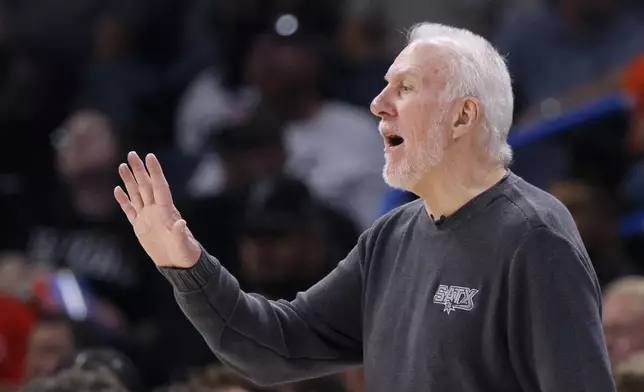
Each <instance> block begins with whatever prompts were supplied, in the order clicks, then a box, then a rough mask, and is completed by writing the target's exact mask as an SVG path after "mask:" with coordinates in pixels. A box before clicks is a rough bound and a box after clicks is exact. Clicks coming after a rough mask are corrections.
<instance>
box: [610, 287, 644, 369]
mask: <svg viewBox="0 0 644 392" xmlns="http://www.w3.org/2000/svg"><path fill="white" fill-rule="evenodd" d="M603 307H604V314H603V324H604V333H605V334H606V344H607V346H608V353H609V354H610V360H611V363H612V365H613V368H616V367H617V366H619V365H621V364H622V362H625V361H628V360H629V359H630V358H631V357H632V356H633V355H635V354H638V353H642V352H644V278H643V277H636V276H629V277H624V278H621V279H619V280H617V281H615V282H613V283H612V284H611V285H609V286H608V287H607V288H606V291H605V295H604V306H603Z"/></svg>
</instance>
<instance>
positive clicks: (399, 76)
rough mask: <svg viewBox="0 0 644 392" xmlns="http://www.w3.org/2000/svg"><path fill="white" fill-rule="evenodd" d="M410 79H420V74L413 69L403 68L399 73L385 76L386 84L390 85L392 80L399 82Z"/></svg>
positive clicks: (395, 72)
mask: <svg viewBox="0 0 644 392" xmlns="http://www.w3.org/2000/svg"><path fill="white" fill-rule="evenodd" d="M408 77H412V78H414V79H418V78H419V75H418V72H416V71H414V70H413V69H411V68H403V69H401V70H399V71H398V70H396V71H394V72H393V73H387V74H386V75H385V82H387V83H390V79H393V80H399V79H405V78H408Z"/></svg>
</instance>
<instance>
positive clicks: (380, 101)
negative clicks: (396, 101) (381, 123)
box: [369, 88, 396, 119]
mask: <svg viewBox="0 0 644 392" xmlns="http://www.w3.org/2000/svg"><path fill="white" fill-rule="evenodd" d="M386 91H387V89H386V88H385V89H384V90H383V91H382V92H381V93H380V94H378V96H377V97H375V98H374V99H373V101H371V105H370V106H369V108H370V109H371V113H373V115H374V116H377V117H380V118H381V119H386V118H389V117H395V116H396V108H395V107H394V105H393V104H392V103H391V101H390V100H389V99H388V98H387V94H386Z"/></svg>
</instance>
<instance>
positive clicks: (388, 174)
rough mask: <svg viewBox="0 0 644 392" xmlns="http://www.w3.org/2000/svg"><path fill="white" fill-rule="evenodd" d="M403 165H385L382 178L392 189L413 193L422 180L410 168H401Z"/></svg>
mask: <svg viewBox="0 0 644 392" xmlns="http://www.w3.org/2000/svg"><path fill="white" fill-rule="evenodd" d="M401 166H402V165H395V166H394V165H392V164H391V163H387V164H385V168H384V169H383V171H382V178H383V179H384V180H385V183H386V184H387V185H389V186H390V187H392V188H396V189H401V190H404V191H411V190H412V189H413V188H414V186H416V184H417V183H418V181H419V180H420V178H419V176H418V175H417V174H416V173H414V172H413V171H412V170H408V169H409V168H404V167H401Z"/></svg>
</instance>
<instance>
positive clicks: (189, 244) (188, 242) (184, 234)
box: [172, 219, 201, 267]
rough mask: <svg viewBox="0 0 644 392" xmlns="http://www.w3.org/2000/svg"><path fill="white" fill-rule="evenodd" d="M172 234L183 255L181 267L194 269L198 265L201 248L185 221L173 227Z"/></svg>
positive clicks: (176, 223)
mask: <svg viewBox="0 0 644 392" xmlns="http://www.w3.org/2000/svg"><path fill="white" fill-rule="evenodd" d="M172 234H173V236H174V238H175V243H176V246H177V247H178V250H179V252H180V253H181V258H182V260H180V262H181V264H182V265H181V266H182V267H192V266H193V265H195V264H197V261H199V257H200V256H201V248H200V247H199V244H197V241H196V240H195V239H194V237H193V236H192V233H191V232H190V230H189V229H188V225H187V223H186V221H185V220H183V219H179V220H178V221H176V222H174V224H173V225H172Z"/></svg>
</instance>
